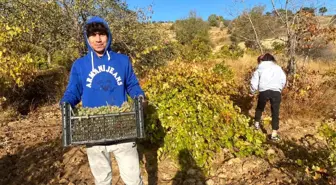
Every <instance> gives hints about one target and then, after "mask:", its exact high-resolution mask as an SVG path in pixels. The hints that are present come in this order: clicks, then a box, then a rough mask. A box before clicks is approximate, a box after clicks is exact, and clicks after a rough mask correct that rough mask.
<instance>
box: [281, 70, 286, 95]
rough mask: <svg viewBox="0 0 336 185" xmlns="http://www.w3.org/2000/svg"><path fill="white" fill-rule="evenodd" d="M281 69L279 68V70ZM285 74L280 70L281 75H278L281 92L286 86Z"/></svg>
mask: <svg viewBox="0 0 336 185" xmlns="http://www.w3.org/2000/svg"><path fill="white" fill-rule="evenodd" d="M280 69H281V68H280ZM286 82H287V81H286V74H285V72H284V71H283V70H282V69H281V75H280V83H281V90H282V89H283V88H285V86H286Z"/></svg>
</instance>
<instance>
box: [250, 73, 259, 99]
mask: <svg viewBox="0 0 336 185" xmlns="http://www.w3.org/2000/svg"><path fill="white" fill-rule="evenodd" d="M258 87H259V72H258V70H256V71H254V73H253V75H252V79H251V84H250V92H251V94H255V93H256V91H257V90H258Z"/></svg>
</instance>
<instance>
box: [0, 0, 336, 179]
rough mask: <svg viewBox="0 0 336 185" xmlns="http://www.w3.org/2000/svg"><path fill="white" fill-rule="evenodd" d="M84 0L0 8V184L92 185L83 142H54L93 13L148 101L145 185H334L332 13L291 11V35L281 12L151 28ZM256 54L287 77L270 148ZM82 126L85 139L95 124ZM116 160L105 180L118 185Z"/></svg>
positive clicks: (142, 150) (19, 0) (142, 14)
mask: <svg viewBox="0 0 336 185" xmlns="http://www.w3.org/2000/svg"><path fill="white" fill-rule="evenodd" d="M80 2H81V3H80V4H85V6H79V5H78V4H77V3H75V1H44V2H36V1H32V0H15V1H14V0H13V1H10V2H9V1H2V0H0V12H1V13H0V65H1V68H0V77H1V78H0V110H1V111H0V124H1V127H0V133H1V134H0V169H1V170H0V184H4V185H16V184H32V185H35V184H64V185H85V184H87V185H93V184H94V179H93V176H92V174H91V172H90V168H89V164H88V159H87V155H86V149H85V146H82V145H80V146H71V147H63V146H62V115H61V109H60V105H59V101H60V99H61V97H62V95H63V93H64V90H65V88H66V85H67V83H68V79H69V71H70V69H71V65H72V63H73V61H74V60H75V59H76V58H78V57H80V56H83V55H84V54H86V51H85V46H84V40H83V39H84V37H82V32H83V30H82V29H83V25H84V23H85V21H86V20H87V19H88V18H89V17H90V16H91V15H99V16H101V17H103V18H105V19H106V20H107V22H108V23H109V25H110V27H111V30H112V33H113V43H112V45H111V47H112V49H113V50H114V51H116V52H118V53H123V54H126V55H128V56H129V57H130V59H131V61H132V65H133V67H134V70H135V72H136V74H137V77H138V79H139V82H140V86H141V87H142V88H143V90H144V92H145V96H146V99H147V100H148V105H147V106H146V110H145V114H144V118H145V133H146V138H144V139H139V140H138V141H137V147H138V151H139V156H140V166H141V175H142V177H143V180H144V183H145V184H148V185H154V184H160V185H161V184H162V185H179V184H186V185H189V184H190V185H201V184H207V185H217V184H218V185H223V184H230V185H231V184H232V185H238V184H272V185H278V184H322V185H324V184H326V185H333V184H336V178H335V177H336V63H335V59H336V50H335V49H334V48H335V44H334V42H335V40H336V27H335V24H334V23H333V22H334V21H335V20H336V18H335V17H334V16H322V15H321V16H320V15H317V13H316V12H314V11H313V12H312V10H311V9H307V7H306V8H304V7H301V8H299V9H294V8H293V9H291V11H290V12H291V13H288V12H287V13H286V19H288V20H287V21H289V22H290V24H293V25H291V26H289V27H286V25H288V24H289V23H288V24H286V23H283V22H282V21H286V20H285V19H281V15H284V14H283V13H284V12H283V9H278V10H274V11H273V12H265V10H264V9H263V7H259V6H257V7H254V8H253V9H251V10H250V11H245V12H243V13H242V14H241V15H240V16H238V17H237V18H235V19H233V20H225V19H224V18H223V17H221V16H216V15H211V16H210V17H209V19H208V20H202V19H201V18H199V17H198V16H197V15H196V13H195V12H191V13H190V14H189V17H188V18H185V19H181V20H176V21H175V22H153V21H151V20H150V15H148V12H146V10H145V9H139V10H137V11H132V10H130V9H129V7H128V5H127V4H126V3H123V2H121V1H85V2H86V3H83V2H84V1H83V2H82V1H80ZM27 7H28V8H27ZM322 10H323V11H325V10H324V9H322ZM322 10H321V11H322ZM116 18H118V19H116ZM119 18H120V19H119ZM251 20H252V21H251ZM251 22H252V25H251V24H250V23H251ZM267 22H268V23H270V22H272V23H273V24H272V25H271V26H270V27H268V28H267V29H276V31H274V30H273V31H272V32H271V31H269V30H265V29H266V28H265V27H263V24H262V23H267ZM253 23H254V24H253ZM306 28H307V29H306ZM266 32H267V34H266ZM272 34H274V35H272ZM256 36H257V37H256ZM258 36H259V37H258ZM274 38H277V39H274ZM282 38H286V39H282ZM264 52H271V53H273V54H274V56H275V57H276V59H277V63H278V64H279V65H280V66H281V67H282V68H283V69H284V71H285V72H286V74H287V79H288V81H287V86H286V88H285V89H284V90H283V92H282V103H281V108H280V130H279V134H280V136H281V138H282V139H281V141H279V142H273V141H270V139H269V138H270V134H271V131H272V130H271V108H270V105H269V104H267V105H266V109H265V112H264V114H263V117H262V124H261V125H262V128H261V130H255V129H254V127H252V123H253V117H254V109H255V108H256V103H257V100H256V98H255V97H251V96H249V84H250V79H251V75H252V72H253V71H254V69H255V68H256V66H257V57H258V56H259V55H260V54H261V53H264ZM129 99H130V100H131V98H129ZM133 110H134V107H133V104H132V103H131V102H128V103H127V102H125V103H124V104H123V105H122V106H121V107H113V106H103V107H98V108H85V107H84V108H83V107H81V104H79V105H77V107H76V108H74V109H73V114H74V115H75V116H78V117H85V116H86V117H89V116H91V115H97V114H114V113H120V112H130V111H133ZM77 121H78V122H79V123H80V124H78V125H80V126H81V128H78V129H79V130H80V129H82V127H83V128H84V127H89V126H90V124H89V123H88V122H85V121H82V120H80V119H79V120H77ZM96 127H97V129H96V130H98V131H99V129H101V128H100V125H96ZM114 127H115V128H118V127H121V125H118V124H116V125H114ZM132 129H134V128H129V130H132ZM114 131H115V129H114ZM111 133H112V131H111ZM114 135H116V134H114ZM96 136H97V137H98V135H92V138H94V137H96ZM76 137H77V138H76ZM80 137H81V136H75V139H78V140H80V139H81V138H80ZM90 137H91V136H90ZM111 158H112V164H113V165H112V166H113V184H114V185H121V184H123V181H122V179H121V177H120V174H119V170H118V166H117V165H116V159H115V158H114V157H113V156H111Z"/></svg>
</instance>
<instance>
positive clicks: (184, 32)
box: [174, 12, 210, 45]
mask: <svg viewBox="0 0 336 185" xmlns="http://www.w3.org/2000/svg"><path fill="white" fill-rule="evenodd" d="M174 28H175V32H176V39H177V40H178V42H179V43H181V44H183V45H189V44H191V43H192V42H193V40H195V39H198V40H200V41H202V42H204V43H206V44H208V43H210V38H209V33H208V31H209V25H208V23H207V22H205V21H203V20H202V19H201V18H198V17H197V16H196V14H195V13H193V12H191V13H190V15H189V18H187V19H184V20H177V21H176V22H175V26H174Z"/></svg>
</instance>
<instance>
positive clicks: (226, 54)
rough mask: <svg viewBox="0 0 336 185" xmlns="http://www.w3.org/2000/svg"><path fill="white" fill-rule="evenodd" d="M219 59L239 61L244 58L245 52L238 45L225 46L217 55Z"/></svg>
mask: <svg viewBox="0 0 336 185" xmlns="http://www.w3.org/2000/svg"><path fill="white" fill-rule="evenodd" d="M215 56H216V57H218V58H230V59H238V58H239V57H243V56H244V50H243V49H241V48H240V47H239V46H236V45H231V46H228V45H225V46H223V47H221V49H220V50H219V51H218V52H217V53H216V55H215Z"/></svg>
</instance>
